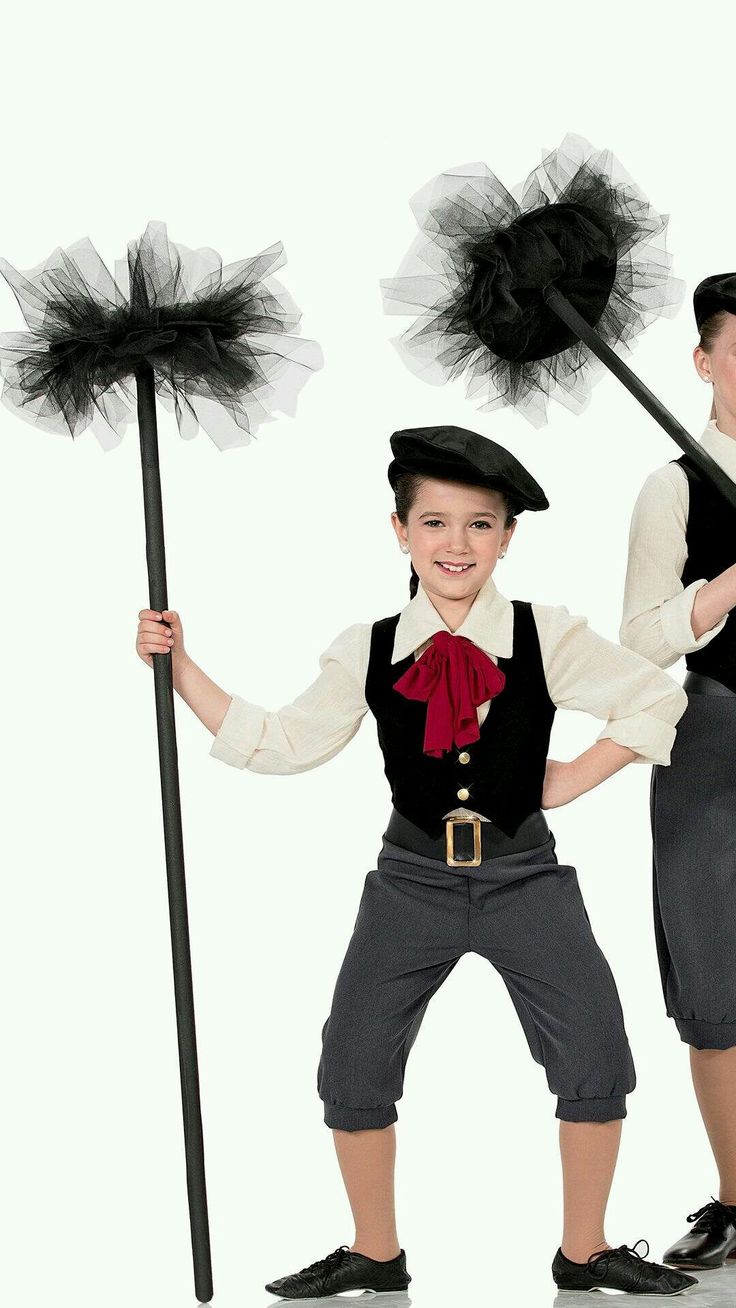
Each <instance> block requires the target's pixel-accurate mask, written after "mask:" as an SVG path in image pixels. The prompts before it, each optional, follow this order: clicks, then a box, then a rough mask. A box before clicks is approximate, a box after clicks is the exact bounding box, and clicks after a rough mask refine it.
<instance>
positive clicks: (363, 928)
mask: <svg viewBox="0 0 736 1308" xmlns="http://www.w3.org/2000/svg"><path fill="white" fill-rule="evenodd" d="M389 848H390V849H391V850H392V851H395V852H392V854H386V853H382V855H381V856H379V860H378V865H377V867H376V868H375V869H373V870H372V871H371V872H369V873H368V875H367V877H366V879H365V885H364V889H363V894H362V897H361V901H360V906H359V909H358V915H357V918H356V922H355V927H354V929H353V934H352V937H351V939H350V943H349V945H348V949H347V952H346V954H345V957H344V959H343V962H342V966H341V968H340V972H339V974H338V977H337V982H336V985H335V991H334V994H333V999H332V1007H331V1010H330V1015H329V1017H328V1019H327V1021H326V1022H325V1024H324V1026H323V1028H322V1053H321V1057H320V1061H319V1068H318V1072H317V1092H318V1094H319V1097H320V1098H321V1099H322V1100H323V1103H324V1120H325V1123H326V1125H327V1126H330V1127H335V1128H337V1129H340V1130H347V1131H357V1130H361V1129H371V1128H377V1127H378V1128H380V1127H384V1126H389V1125H390V1124H391V1123H392V1122H395V1121H396V1120H397V1118H398V1113H397V1111H396V1100H397V1099H400V1098H401V1096H402V1094H403V1085H404V1071H405V1068H406V1062H407V1059H408V1056H409V1052H410V1050H411V1048H412V1045H413V1044H414V1040H415V1039H416V1036H417V1033H418V1031H419V1027H420V1026H421V1023H422V1020H423V1018H424V1014H425V1011H426V1008H427V1005H428V1003H429V1000H430V999H431V997H432V995H433V994H434V993H435V991H436V990H437V989H439V987H440V986H441V985H442V982H443V981H444V980H445V978H446V977H447V976H448V975H449V973H450V972H451V971H452V968H453V967H454V966H455V964H456V962H457V960H458V958H459V957H460V956H461V954H463V953H464V952H467V892H466V890H465V888H464V885H463V884H462V882H461V881H460V879H459V878H455V877H453V876H452V875H451V874H450V873H449V872H448V871H444V870H443V869H442V867H441V865H440V864H438V863H437V861H436V860H427V859H424V858H422V857H421V856H419V855H414V854H410V853H407V852H405V851H399V850H396V849H395V847H394V846H389Z"/></svg>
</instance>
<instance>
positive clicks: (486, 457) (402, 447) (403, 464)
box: [388, 427, 549, 512]
mask: <svg viewBox="0 0 736 1308" xmlns="http://www.w3.org/2000/svg"><path fill="white" fill-rule="evenodd" d="M391 449H392V451H393V455H394V458H393V461H392V462H391V463H390V464H389V466H388V479H389V482H390V483H391V487H392V488H393V489H395V487H396V478H397V476H398V475H399V473H401V472H420V473H422V474H423V475H424V476H426V477H441V478H445V479H447V480H449V481H464V482H467V483H468V484H470V485H473V486H486V487H487V488H488V489H489V490H499V491H503V492H504V494H506V495H508V497H509V499H510V500H511V501H512V502H513V505H514V507H515V508H516V509H517V510H518V511H519V512H521V510H522V509H535V510H536V509H548V508H549V501H548V499H547V497H546V495H545V493H544V491H543V490H542V487H541V486H540V485H539V483H538V482H536V481H535V480H534V478H533V477H532V475H531V473H529V472H527V470H526V468H525V467H524V465H523V464H522V463H519V460H518V459H515V458H514V456H513V454H511V453H510V452H509V450H507V449H505V448H504V446H503V445H497V444H496V442H495V441H492V440H489V438H488V437H487V436H479V435H478V433H477V432H475V431H467V430H466V428H465V427H408V428H406V429H405V430H404V431H395V432H394V434H393V436H392V437H391Z"/></svg>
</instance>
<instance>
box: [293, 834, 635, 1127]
mask: <svg viewBox="0 0 736 1308" xmlns="http://www.w3.org/2000/svg"><path fill="white" fill-rule="evenodd" d="M554 851H555V838H554V836H553V835H552V834H550V836H549V839H548V840H546V841H545V842H544V844H542V845H539V846H538V847H537V848H536V849H531V850H524V851H523V852H520V853H514V854H506V855H503V856H500V857H497V858H488V859H485V860H484V861H483V862H482V863H481V864H480V865H479V866H478V867H475V868H473V869H468V870H463V869H462V868H457V867H449V866H448V865H447V864H446V863H445V862H444V861H443V860H440V859H434V858H427V857H425V856H424V855H421V854H416V853H414V852H413V851H410V850H407V849H403V848H399V847H398V846H397V845H394V844H392V843H391V842H390V841H387V840H386V838H385V837H384V838H383V844H382V848H381V852H380V853H379V855H378V859H377V865H376V867H375V868H374V869H373V870H371V871H370V872H369V873H368V875H367V876H366V879H365V885H364V888H363V894H362V897H361V900H360V905H359V908H358V916H357V918H356V921H355V926H354V930H353V935H352V938H351V940H350V943H349V945H348V950H347V953H346V955H345V958H344V960H343V963H342V966H341V968H340V972H339V975H338V978H337V983H336V986H335V992H334V996H333V1000H332V1008H331V1011H330V1015H329V1017H328V1019H327V1021H326V1022H325V1024H324V1026H323V1029H322V1054H321V1058H320V1062H319V1069H318V1073H317V1089H318V1093H319V1096H320V1098H321V1099H322V1100H323V1101H324V1120H325V1122H326V1124H327V1125H328V1126H330V1127H337V1128H340V1129H342V1130H346V1131H356V1130H361V1129H365V1128H370V1127H384V1126H389V1125H390V1124H391V1123H392V1122H395V1121H396V1120H397V1116H398V1114H397V1112H396V1100H397V1099H400V1098H401V1095H402V1093H403V1081H404V1069H405V1067H406V1061H407V1058H408V1055H409V1051H410V1049H411V1047H412V1045H413V1043H414V1040H415V1038H416V1035H417V1032H418V1031H419V1027H420V1025H421V1022H422V1018H423V1017H424V1014H425V1011H426V1008H427V1004H428V1003H429V1000H430V999H431V998H432V995H433V994H434V993H435V991H436V990H438V989H439V987H440V986H441V985H442V982H443V981H444V980H445V979H446V978H447V977H448V976H449V974H450V972H451V971H452V969H453V967H454V966H455V964H456V963H457V961H458V959H459V958H461V957H462V955H463V954H466V953H471V952H472V953H476V954H481V955H482V956H483V957H484V958H487V959H488V961H489V962H490V963H492V964H493V966H494V967H495V968H497V970H498V971H499V972H500V974H501V976H502V977H503V979H504V981H505V983H506V986H507V988H508V991H509V994H510V995H511V999H512V1000H513V1003H514V1005H515V1007H516V1011H517V1013H518V1015H519V1018H520V1020H521V1024H522V1027H523V1029H524V1033H525V1035H526V1038H527V1041H528V1044H529V1048H530V1050H531V1053H532V1057H533V1058H534V1059H535V1060H536V1062H538V1063H541V1064H542V1065H543V1067H544V1069H545V1072H546V1076H547V1084H548V1086H549V1088H550V1090H551V1091H552V1093H553V1094H555V1095H557V1111H556V1116H557V1117H558V1118H561V1119H564V1120H566V1121H570V1122H579V1121H586V1122H588V1121H590V1122H604V1121H609V1120H610V1119H612V1118H618V1117H625V1116H626V1105H625V1096H626V1094H627V1093H628V1092H629V1091H631V1090H633V1089H634V1086H635V1085H636V1076H635V1072H634V1064H633V1059H632V1056H631V1051H630V1049H629V1043H628V1039H627V1036H626V1031H625V1029H624V1021H623V1014H622V1011H621V1004H620V1000H619V996H618V992H617V989H616V984H615V981H614V979H613V975H612V973H611V969H610V967H609V966H608V963H607V962H606V959H605V958H604V956H603V954H602V952H601V950H600V948H599V946H598V944H597V943H596V940H595V938H594V936H593V932H592V930H591V926H590V921H589V918H588V914H587V912H586V909H585V905H584V903H583V898H582V895H581V893H580V887H579V885H578V879H577V873H576V871H575V869H574V868H573V867H571V866H570V865H569V864H564V863H558V861H557V858H556V855H555V852H554Z"/></svg>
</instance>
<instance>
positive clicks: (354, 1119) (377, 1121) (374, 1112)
mask: <svg viewBox="0 0 736 1308" xmlns="http://www.w3.org/2000/svg"><path fill="white" fill-rule="evenodd" d="M398 1116H399V1115H398V1113H397V1111H396V1104H384V1105H383V1106H382V1107H381V1108H345V1107H344V1106H343V1105H341V1104H325V1107H324V1118H325V1125H326V1126H330V1127H333V1128H334V1129H335V1130H338V1131H375V1130H380V1129H381V1128H382V1127H384V1126H391V1123H392V1122H395V1121H397V1119H398Z"/></svg>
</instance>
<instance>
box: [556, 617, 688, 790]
mask: <svg viewBox="0 0 736 1308" xmlns="http://www.w3.org/2000/svg"><path fill="white" fill-rule="evenodd" d="M532 608H533V612H534V616H535V618H536V621H537V630H538V631H539V643H540V648H541V652H542V661H543V663H544V671H545V676H546V679H547V688H548V690H549V694H550V697H551V699H552V700H553V701H554V703H555V704H556V705H557V706H558V707H559V708H568V709H579V710H581V711H582V712H584V713H591V714H592V715H593V717H596V718H605V719H606V725H605V727H604V729H603V731H601V733H600V735H599V736H598V737H597V739H598V740H603V739H605V738H609V739H611V740H615V741H616V742H617V743H618V744H619V745H625V746H627V748H628V749H633V751H634V753H635V754H636V756H637V757H636V759H635V760H634V762H636V763H663V764H667V763H669V761H670V751H671V749H672V745H673V744H674V740H675V728H676V724H677V722H678V721H679V719H680V718H681V716H682V714H683V713H684V711H685V709H686V707H687V695H686V694H685V691H684V690H683V688H682V686H680V685H678V683H677V682H676V681H674V680H673V678H672V677H670V676H669V675H668V674H667V673H666V672H663V671H662V669H661V668H658V667H657V666H656V665H655V664H654V663H650V662H649V660H648V659H645V658H642V657H641V655H640V654H635V653H634V651H633V650H630V649H623V648H622V647H621V645H616V644H615V643H614V642H613V641H612V640H606V638H605V636H600V635H599V634H598V632H596V631H593V630H592V629H591V628H590V627H589V626H588V620H587V618H584V617H581V616H576V615H573V614H571V613H570V611H569V609H567V608H565V606H564V604H558V605H554V606H552V605H533V606H532Z"/></svg>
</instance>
